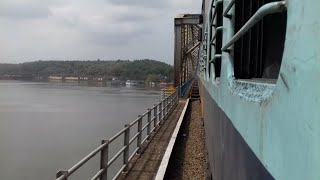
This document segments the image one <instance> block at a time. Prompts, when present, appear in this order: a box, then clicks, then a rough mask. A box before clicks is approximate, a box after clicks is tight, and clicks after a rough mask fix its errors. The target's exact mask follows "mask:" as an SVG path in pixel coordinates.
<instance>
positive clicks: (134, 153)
mask: <svg viewBox="0 0 320 180" xmlns="http://www.w3.org/2000/svg"><path fill="white" fill-rule="evenodd" d="M138 150H139V147H137V148H136V150H134V151H133V153H132V154H131V156H130V157H129V159H128V162H130V161H131V159H132V158H133V157H134V155H136V153H137V152H138Z"/></svg>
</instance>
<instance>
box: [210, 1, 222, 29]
mask: <svg viewBox="0 0 320 180" xmlns="http://www.w3.org/2000/svg"><path fill="white" fill-rule="evenodd" d="M222 3H223V0H218V1H217V2H216V4H215V6H214V11H213V15H212V17H211V21H210V25H213V21H214V18H215V17H216V15H217V9H216V8H217V6H218V5H220V4H222ZM211 12H212V8H211V11H210V13H211ZM210 16H211V15H210Z"/></svg>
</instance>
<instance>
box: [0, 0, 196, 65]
mask: <svg viewBox="0 0 320 180" xmlns="http://www.w3.org/2000/svg"><path fill="white" fill-rule="evenodd" d="M201 2H202V0H0V62H1V63H3V62H6V63H19V62H25V61H35V60H40V59H41V60H52V59H57V60H68V59H80V60H87V59H91V60H95V59H98V58H100V59H108V60H113V59H142V58H150V59H155V60H161V61H164V62H167V63H170V64H173V36H174V33H173V29H174V26H173V18H174V17H175V16H176V15H177V14H182V13H199V12H200V9H201Z"/></svg>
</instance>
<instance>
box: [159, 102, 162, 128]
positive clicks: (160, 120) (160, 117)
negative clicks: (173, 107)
mask: <svg viewBox="0 0 320 180" xmlns="http://www.w3.org/2000/svg"><path fill="white" fill-rule="evenodd" d="M159 122H160V124H161V123H162V101H160V103H159Z"/></svg>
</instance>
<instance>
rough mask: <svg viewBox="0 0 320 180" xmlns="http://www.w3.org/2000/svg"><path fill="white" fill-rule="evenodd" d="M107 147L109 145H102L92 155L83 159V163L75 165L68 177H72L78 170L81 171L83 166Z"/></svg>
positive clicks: (69, 171)
mask: <svg viewBox="0 0 320 180" xmlns="http://www.w3.org/2000/svg"><path fill="white" fill-rule="evenodd" d="M106 146H107V143H104V144H101V145H100V146H99V147H98V148H97V149H95V150H94V151H92V152H91V153H90V154H88V155H87V156H86V157H85V158H83V159H82V160H81V161H79V162H78V163H77V164H75V165H74V166H73V167H72V168H70V169H69V170H68V176H70V175H71V174H72V173H74V172H75V171H76V170H77V169H79V168H80V167H81V166H83V165H84V164H85V163H86V162H87V161H89V160H90V159H91V158H92V157H94V156H95V155H96V154H98V153H99V152H100V151H101V150H102V149H103V148H105V147H106Z"/></svg>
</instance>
